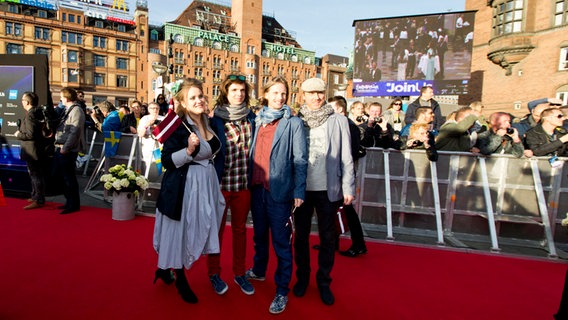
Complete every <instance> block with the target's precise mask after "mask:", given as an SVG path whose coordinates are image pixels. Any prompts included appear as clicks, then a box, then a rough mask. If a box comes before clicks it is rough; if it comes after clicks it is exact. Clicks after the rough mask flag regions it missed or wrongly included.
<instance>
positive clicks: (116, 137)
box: [103, 131, 122, 157]
mask: <svg viewBox="0 0 568 320" xmlns="http://www.w3.org/2000/svg"><path fill="white" fill-rule="evenodd" d="M103 135H104V137H105V156H107V157H112V156H114V155H115V154H116V151H117V150H118V143H119V142H120V136H121V135H122V133H121V132H120V131H103Z"/></svg>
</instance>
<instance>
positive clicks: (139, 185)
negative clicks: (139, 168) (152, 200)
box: [100, 164, 148, 196]
mask: <svg viewBox="0 0 568 320" xmlns="http://www.w3.org/2000/svg"><path fill="white" fill-rule="evenodd" d="M108 172H109V173H107V174H104V175H102V176H101V179H100V181H101V182H103V183H104V187H105V189H106V190H109V191H114V192H117V193H120V192H134V195H135V196H137V195H138V193H139V192H140V190H146V188H148V180H147V179H146V178H144V176H142V175H140V173H138V172H136V171H134V170H132V167H128V168H127V167H126V165H124V164H117V165H115V166H114V167H112V168H110V169H109V170H108Z"/></svg>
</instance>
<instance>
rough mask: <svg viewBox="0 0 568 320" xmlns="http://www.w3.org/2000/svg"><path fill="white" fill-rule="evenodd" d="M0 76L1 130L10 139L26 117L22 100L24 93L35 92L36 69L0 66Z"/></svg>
mask: <svg viewBox="0 0 568 320" xmlns="http://www.w3.org/2000/svg"><path fill="white" fill-rule="evenodd" d="M0 75H2V76H1V77H0V128H2V131H1V132H2V134H3V135H4V136H6V137H8V138H9V137H14V133H15V132H16V130H18V126H17V120H18V119H23V118H24V116H25V112H24V108H23V107H22V104H21V100H22V96H23V94H24V92H26V91H33V90H34V67H32V66H9V65H0Z"/></svg>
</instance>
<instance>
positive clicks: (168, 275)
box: [154, 268, 175, 284]
mask: <svg viewBox="0 0 568 320" xmlns="http://www.w3.org/2000/svg"><path fill="white" fill-rule="evenodd" d="M158 279H162V281H164V283H165V284H172V283H173V282H174V280H175V279H174V275H173V274H172V271H171V270H170V269H160V268H158V269H156V273H155V276H154V284H155V283H156V281H158Z"/></svg>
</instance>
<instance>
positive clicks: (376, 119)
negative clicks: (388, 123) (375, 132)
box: [375, 117, 383, 123]
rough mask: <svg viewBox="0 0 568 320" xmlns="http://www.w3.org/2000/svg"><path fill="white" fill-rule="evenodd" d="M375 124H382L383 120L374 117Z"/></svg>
mask: <svg viewBox="0 0 568 320" xmlns="http://www.w3.org/2000/svg"><path fill="white" fill-rule="evenodd" d="M375 123H383V118H381V117H376V118H375Z"/></svg>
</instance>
